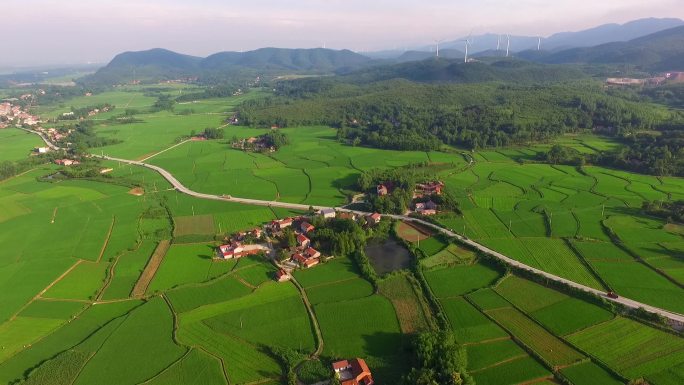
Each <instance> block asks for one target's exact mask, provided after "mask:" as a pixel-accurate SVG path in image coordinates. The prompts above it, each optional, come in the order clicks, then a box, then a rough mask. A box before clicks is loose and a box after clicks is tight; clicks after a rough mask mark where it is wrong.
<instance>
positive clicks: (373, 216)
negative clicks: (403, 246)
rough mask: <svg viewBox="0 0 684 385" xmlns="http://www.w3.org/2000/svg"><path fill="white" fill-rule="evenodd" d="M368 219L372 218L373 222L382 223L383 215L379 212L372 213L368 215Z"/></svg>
mask: <svg viewBox="0 0 684 385" xmlns="http://www.w3.org/2000/svg"><path fill="white" fill-rule="evenodd" d="M368 219H370V222H371V223H373V224H378V223H380V220H381V219H382V215H380V214H378V213H375V214H371V215H369V216H368Z"/></svg>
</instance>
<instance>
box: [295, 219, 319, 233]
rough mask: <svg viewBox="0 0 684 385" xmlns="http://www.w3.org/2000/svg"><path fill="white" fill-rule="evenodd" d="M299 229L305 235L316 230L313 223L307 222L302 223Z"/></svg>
mask: <svg viewBox="0 0 684 385" xmlns="http://www.w3.org/2000/svg"><path fill="white" fill-rule="evenodd" d="M299 228H300V230H302V232H303V233H310V232H312V231H314V230H315V229H316V228H315V227H314V226H313V225H312V224H311V223H309V222H306V221H304V222H302V224H301V225H299Z"/></svg>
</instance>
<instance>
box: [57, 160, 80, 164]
mask: <svg viewBox="0 0 684 385" xmlns="http://www.w3.org/2000/svg"><path fill="white" fill-rule="evenodd" d="M55 164H58V165H60V166H77V165H79V164H81V162H79V161H77V160H71V159H57V160H55Z"/></svg>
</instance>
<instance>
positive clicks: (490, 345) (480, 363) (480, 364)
mask: <svg viewBox="0 0 684 385" xmlns="http://www.w3.org/2000/svg"><path fill="white" fill-rule="evenodd" d="M466 350H467V351H468V370H470V371H475V370H481V369H484V368H487V367H490V366H493V365H496V364H498V363H501V362H504V361H509V360H513V359H516V358H524V357H527V356H528V355H527V353H526V352H525V351H524V350H523V349H522V348H521V347H520V346H519V345H518V344H516V343H515V342H514V341H513V340H512V339H504V340H497V341H492V342H485V343H481V344H472V345H468V346H467V347H466Z"/></svg>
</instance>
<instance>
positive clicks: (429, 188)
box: [414, 181, 444, 197]
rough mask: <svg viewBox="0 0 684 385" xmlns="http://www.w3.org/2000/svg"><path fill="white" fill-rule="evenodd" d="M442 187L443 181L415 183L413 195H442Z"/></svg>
mask: <svg viewBox="0 0 684 385" xmlns="http://www.w3.org/2000/svg"><path fill="white" fill-rule="evenodd" d="M443 188H444V183H443V182H441V181H434V182H428V183H418V184H416V191H415V194H414V197H422V196H425V195H442V189H443Z"/></svg>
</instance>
